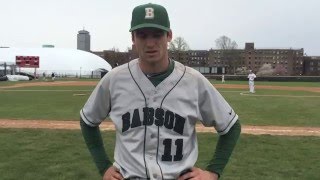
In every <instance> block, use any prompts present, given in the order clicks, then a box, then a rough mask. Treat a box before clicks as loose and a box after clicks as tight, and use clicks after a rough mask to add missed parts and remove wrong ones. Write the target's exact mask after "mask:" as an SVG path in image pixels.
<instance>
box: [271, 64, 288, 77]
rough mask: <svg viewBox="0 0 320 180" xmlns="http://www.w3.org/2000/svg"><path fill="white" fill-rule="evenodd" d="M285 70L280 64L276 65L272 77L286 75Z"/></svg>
mask: <svg viewBox="0 0 320 180" xmlns="http://www.w3.org/2000/svg"><path fill="white" fill-rule="evenodd" d="M286 71H287V70H286V69H285V67H284V66H283V65H282V64H277V65H276V67H275V68H274V71H273V74H274V75H280V76H282V75H285V74H286Z"/></svg>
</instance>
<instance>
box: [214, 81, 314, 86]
mask: <svg viewBox="0 0 320 180" xmlns="http://www.w3.org/2000/svg"><path fill="white" fill-rule="evenodd" d="M209 81H210V82H211V83H213V84H245V85H247V84H248V81H228V80H226V82H225V83H222V82H221V81H220V80H212V79H211V80H209ZM254 83H255V85H267V86H290V87H294V86H299V87H320V82H275V81H255V82H254Z"/></svg>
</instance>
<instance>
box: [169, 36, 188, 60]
mask: <svg viewBox="0 0 320 180" xmlns="http://www.w3.org/2000/svg"><path fill="white" fill-rule="evenodd" d="M189 49H190V48H189V45H188V43H187V42H186V40H185V39H184V38H183V37H176V38H175V39H174V40H172V41H171V42H170V43H169V51H170V55H171V56H173V57H174V59H175V60H177V61H179V62H181V63H182V64H184V63H186V59H184V58H183V55H182V53H183V52H185V51H188V50H189Z"/></svg>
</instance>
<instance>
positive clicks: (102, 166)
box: [80, 118, 112, 176]
mask: <svg viewBox="0 0 320 180" xmlns="http://www.w3.org/2000/svg"><path fill="white" fill-rule="evenodd" d="M80 126H81V131H82V135H83V137H84V140H85V142H86V144H87V147H88V149H89V151H90V153H91V156H92V158H93V161H94V162H95V164H96V166H97V168H98V169H99V173H100V174H101V175H102V176H103V174H104V172H105V171H106V170H107V169H108V168H109V167H110V166H112V163H111V161H110V160H109V159H108V157H107V155H106V152H105V149H104V146H103V141H102V137H101V134H100V130H99V127H90V126H88V125H87V124H86V123H85V122H84V121H83V120H82V119H81V118H80Z"/></svg>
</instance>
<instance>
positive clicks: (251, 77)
mask: <svg viewBox="0 0 320 180" xmlns="http://www.w3.org/2000/svg"><path fill="white" fill-rule="evenodd" d="M256 77H257V76H256V75H255V74H254V73H253V72H252V70H250V73H249V75H248V79H249V92H250V93H255V91H254V79H255V78H256Z"/></svg>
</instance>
